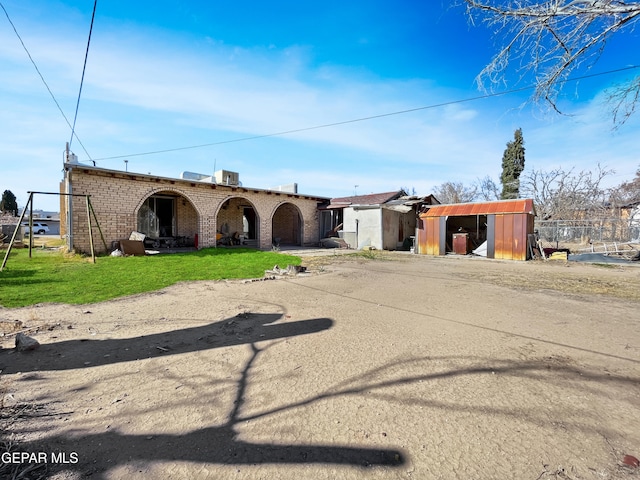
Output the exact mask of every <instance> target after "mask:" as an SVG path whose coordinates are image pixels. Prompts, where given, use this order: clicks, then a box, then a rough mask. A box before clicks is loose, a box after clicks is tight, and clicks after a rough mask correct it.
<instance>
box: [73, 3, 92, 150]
mask: <svg viewBox="0 0 640 480" xmlns="http://www.w3.org/2000/svg"><path fill="white" fill-rule="evenodd" d="M97 6H98V0H94V2H93V14H92V15H91V26H90V27H89V39H88V40H87V50H86V51H85V54H84V65H83V66H82V78H81V79H80V90H79V91H78V101H77V102H76V114H75V116H74V117H73V127H71V140H69V146H71V142H73V134H74V132H75V130H76V120H77V119H78V108H79V107H80V96H81V94H82V85H83V84H84V72H85V71H86V69H87V58H88V57H89V45H91V32H93V20H94V19H95V18H96V7H97Z"/></svg>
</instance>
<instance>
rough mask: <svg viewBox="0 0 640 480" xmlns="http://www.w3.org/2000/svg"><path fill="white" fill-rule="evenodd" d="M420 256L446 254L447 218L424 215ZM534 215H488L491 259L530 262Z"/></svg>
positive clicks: (419, 247)
mask: <svg viewBox="0 0 640 480" xmlns="http://www.w3.org/2000/svg"><path fill="white" fill-rule="evenodd" d="M420 219H421V220H422V228H421V229H420V230H419V231H418V253H420V254H424V255H444V254H445V253H446V252H445V249H446V245H445V238H446V221H447V217H435V216H432V217H428V216H424V215H423V216H421V217H420ZM533 223H534V216H533V215H531V214H528V213H504V214H489V215H487V256H488V257H489V258H499V259H504V260H526V259H527V234H529V233H533V228H534V226H533Z"/></svg>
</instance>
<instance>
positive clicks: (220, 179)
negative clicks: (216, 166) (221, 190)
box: [214, 170, 240, 186]
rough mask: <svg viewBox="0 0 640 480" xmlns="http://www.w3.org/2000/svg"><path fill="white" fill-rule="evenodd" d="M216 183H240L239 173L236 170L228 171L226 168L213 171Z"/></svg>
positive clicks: (235, 184)
mask: <svg viewBox="0 0 640 480" xmlns="http://www.w3.org/2000/svg"><path fill="white" fill-rule="evenodd" d="M214 177H215V179H216V183H217V184H219V185H234V186H237V185H240V174H239V173H238V172H229V171H227V170H218V171H217V172H216V173H214Z"/></svg>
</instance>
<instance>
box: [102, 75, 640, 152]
mask: <svg viewBox="0 0 640 480" xmlns="http://www.w3.org/2000/svg"><path fill="white" fill-rule="evenodd" d="M636 68H640V65H630V66H627V67H622V68H618V69H615V70H607V71H606V72H599V73H592V74H589V75H582V76H580V77H574V78H569V79H567V80H564V81H563V82H562V83H569V82H577V81H579V80H585V79H587V78H593V77H599V76H603V75H610V74H612V73H619V72H624V71H626V70H633V69H636ZM534 88H535V85H529V86H527V87H522V88H515V89H512V90H506V91H504V92H498V93H488V94H484V95H478V96H475V97H469V98H463V99H460V100H451V101H448V102H442V103H435V104H432V105H426V106H423V107H416V108H410V109H407V110H399V111H397V112H390V113H382V114H380V115H372V116H370V117H362V118H355V119H351V120H344V121H341V122H334V123H325V124H323V125H315V126H312V127H304V128H296V129H294V130H285V131H282V132H276V133H267V134H264V135H254V136H251V137H241V138H236V139H233V140H223V141H220V142H213V143H203V144H201V145H191V146H188V147H177V148H168V149H166V150H154V151H150V152H143V153H131V154H129V155H117V156H114V157H103V158H96V159H95V160H94V161H103V160H116V159H119V158H130V157H141V156H144V155H156V154H159V153H169V152H179V151H182V150H192V149H196V148H204V147H212V146H215V145H224V144H227V143H237V142H247V141H249V140H258V139H260V138H269V137H279V136H283V135H289V134H292V133H299V132H306V131H309V130H318V129H320V128H328V127H335V126H338V125H346V124H349V123H357V122H364V121H367V120H374V119H376V118H383V117H391V116H393V115H403V114H405V113H411V112H417V111H420V110H429V109H433V108H439V107H444V106H447V105H455V104H459V103H466V102H474V101H476V100H483V99H486V98H493V97H500V96H503V95H509V94H511V93H518V92H523V91H526V90H533V89H534Z"/></svg>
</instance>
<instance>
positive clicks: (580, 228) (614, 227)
mask: <svg viewBox="0 0 640 480" xmlns="http://www.w3.org/2000/svg"><path fill="white" fill-rule="evenodd" d="M535 229H536V230H537V231H538V235H539V237H540V239H541V240H543V241H545V242H550V243H558V244H559V243H585V244H586V243H590V242H640V221H638V220H635V221H634V220H629V219H620V218H605V219H593V220H540V221H536V223H535Z"/></svg>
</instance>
